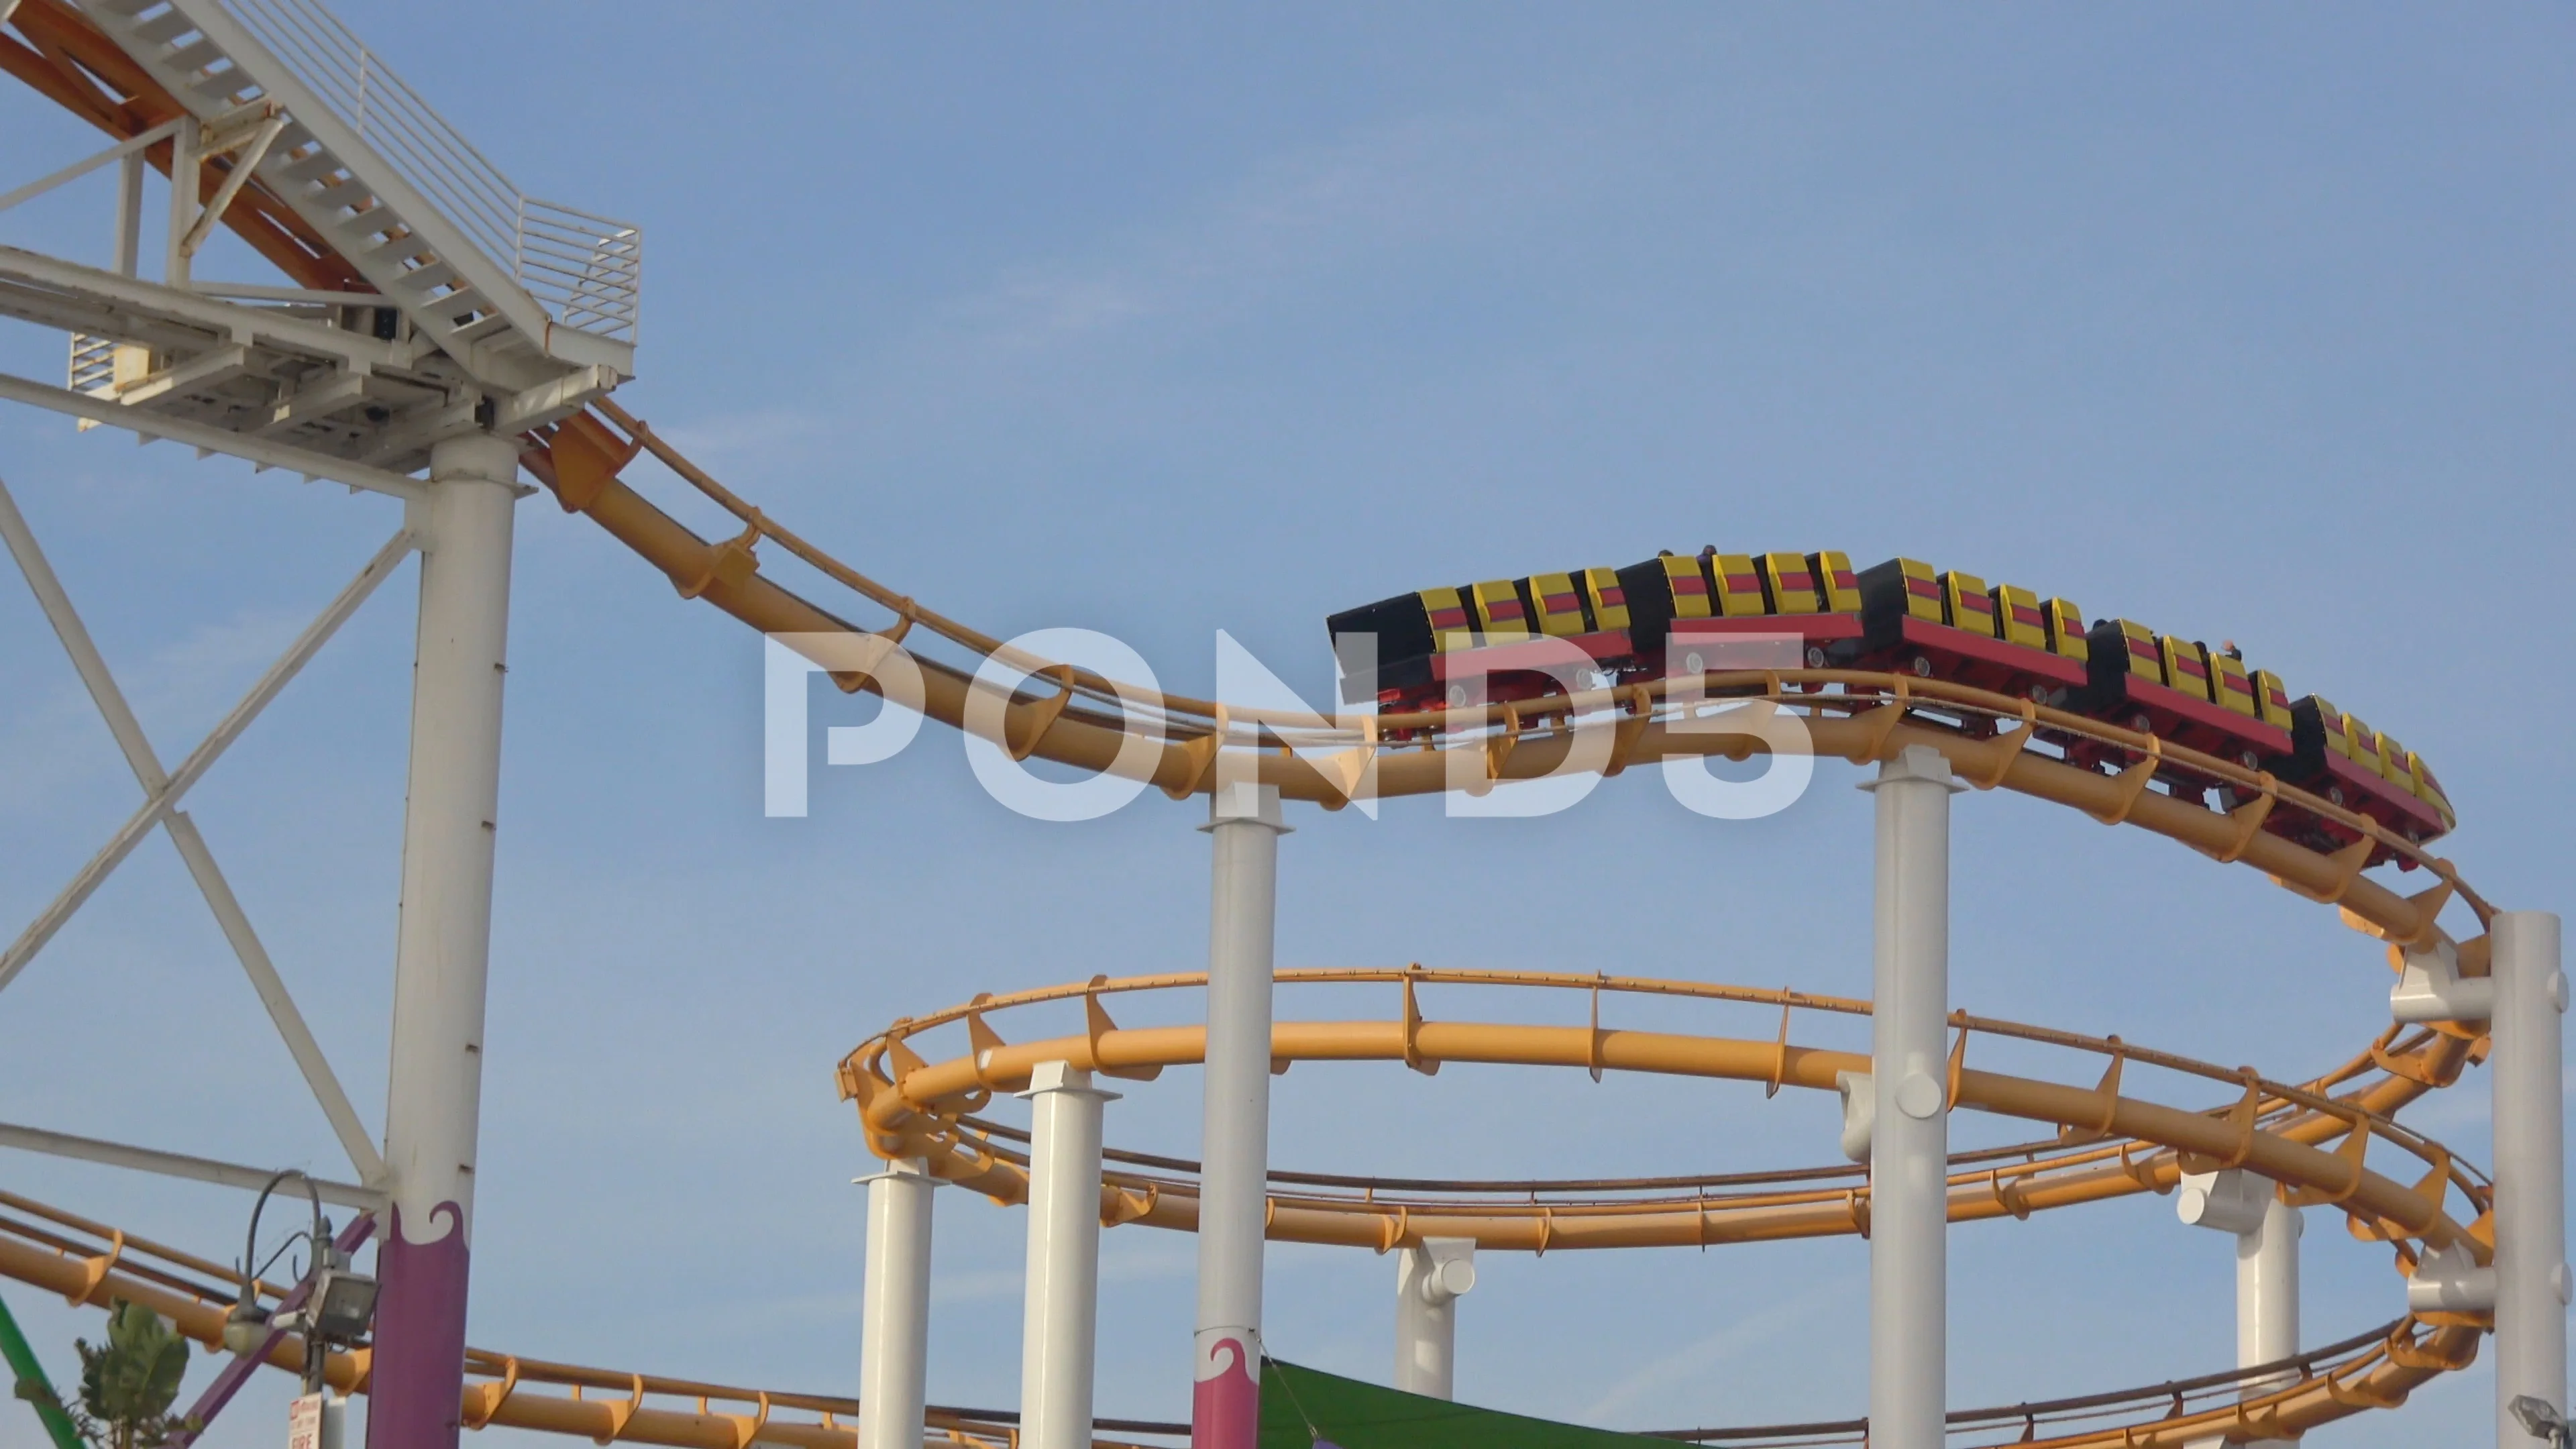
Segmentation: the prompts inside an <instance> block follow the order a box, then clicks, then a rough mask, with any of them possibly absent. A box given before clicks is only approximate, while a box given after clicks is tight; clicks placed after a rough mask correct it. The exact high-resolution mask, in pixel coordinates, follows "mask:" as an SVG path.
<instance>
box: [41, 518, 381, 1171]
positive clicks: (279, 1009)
mask: <svg viewBox="0 0 2576 1449" xmlns="http://www.w3.org/2000/svg"><path fill="white" fill-rule="evenodd" d="M0 541H5V542H6V543H7V544H8V546H9V552H10V554H11V555H12V556H13V557H15V558H16V559H17V561H18V567H19V569H20V571H21V572H22V573H24V574H25V575H26V578H27V584H28V587H29V588H31V589H33V590H34V591H35V594H36V600H37V602H38V604H40V605H41V606H42V607H43V608H44V611H45V617H46V619H47V620H48V621H49V622H51V623H52V624H53V626H54V632H55V633H56V634H57V635H59V636H60V637H61V639H62V641H63V648H64V650H65V651H66V652H67V653H69V654H70V655H71V657H72V664H73V667H74V668H75V669H77V670H78V671H79V672H80V676H81V681H82V683H84V684H86V685H87V686H89V692H90V697H91V698H92V699H93V700H94V701H96V702H97V705H98V710H99V714H100V715H101V716H102V717H103V718H104V719H105V720H106V722H107V727H108V730H109V732H110V733H111V734H113V735H115V736H116V742H117V745H118V747H119V748H120V749H122V750H123V751H124V753H125V760H126V763H127V765H129V766H130V767H131V768H132V769H133V771H134V778H135V779H136V781H137V782H139V783H140V784H141V785H142V786H143V790H144V793H145V795H146V797H147V798H146V799H145V801H144V803H143V805H142V807H141V808H139V809H138V810H136V811H135V812H134V814H133V815H132V816H130V817H128V818H127V820H126V822H125V824H124V825H122V826H120V827H118V829H117V832H116V834H115V835H113V836H111V837H110V838H109V839H108V842H107V844H106V845H104V846H102V847H101V848H100V849H99V852H98V853H97V854H96V855H94V856H92V857H91V858H90V861H89V863H88V864H87V865H85V866H83V867H81V870H80V873H79V874H78V875H76V876H74V877H73V878H72V882H71V884H70V885H68V886H66V887H65V888H64V889H63V892H62V894H61V895H59V896H56V897H55V898H54V901H53V903H52V904H51V905H48V906H47V907H46V908H45V910H44V911H43V912H42V913H41V914H39V915H38V916H37V917H36V919H35V921H34V922H33V923H32V924H30V925H29V926H28V927H27V929H26V930H25V931H24V932H22V933H21V934H20V935H19V937H18V939H17V940H16V941H14V942H12V943H10V945H9V948H8V949H7V950H6V951H4V952H0V989H6V988H7V986H8V985H9V983H10V982H11V981H12V980H14V979H16V977H17V975H18V973H19V972H20V971H22V970H24V969H25V968H26V965H27V963H28V962H29V961H31V960H33V959H35V956H36V953H37V952H38V951H41V950H43V949H44V946H45V943H46V942H47V941H50V940H51V939H53V936H54V934H55V933H56V932H57V931H60V930H61V929H62V927H63V924H64V923H65V922H67V921H69V920H70V919H71V917H72V914H73V913H74V912H75V911H78V910H79V909H80V907H81V905H82V903H83V902H85V901H87V900H88V899H89V897H90V896H91V894H92V893H94V892H95V891H96V890H97V889H98V887H99V886H100V885H101V884H103V883H104V882H105V881H106V880H107V878H108V876H109V875H111V874H113V873H114V872H115V870H116V868H117V867H118V866H119V865H121V864H123V863H124V861H125V858H126V857H127V856H128V855H131V854H132V853H133V852H134V848H135V847H136V846H137V845H140V844H141V843H142V841H143V838H144V837H145V836H146V835H149V834H150V833H151V832H152V829H153V827H154V826H156V825H158V826H162V827H164V828H166V829H167V830H168V832H169V835H170V843H171V844H172V845H173V846H175V847H176V848H177V849H178V852H179V856H180V859H181V860H182V861H184V862H185V863H186V864H187V867H188V874H189V875H190V876H191V877H192V878H194V879H195V881H196V883H197V888H198V890H199V891H200V892H201V893H202V894H203V895H204V896H205V898H206V904H207V906H208V908H210V909H211V910H213V912H214V913H215V920H216V923H217V924H218V925H219V926H220V927H221V928H222V929H223V933H224V939H225V940H226V941H227V942H228V943H230V944H231V946H232V948H233V952H234V954H235V955H236V956H238V957H239V958H240V960H241V965H242V970H243V972H244V973H245V974H247V975H248V976H249V977H250V980H251V985H252V987H253V989H255V990H257V991H258V992H259V997H260V1002H261V1004H262V1005H263V1006H265V1007H267V1008H268V1014H269V1019H270V1020H271V1021H272V1022H274V1023H275V1024H276V1027H277V1033H278V1035H279V1037H281V1038H282V1039H283V1040H284V1041H285V1043H286V1048H287V1051H288V1052H289V1053H291V1054H292V1055H293V1056H294V1058H295V1064H296V1066H297V1068H299V1069H300V1070H301V1071H302V1072H303V1074H304V1080H305V1084H306V1085H307V1086H309V1087H310V1088H311V1089H312V1091H313V1096H314V1100H316V1101H317V1102H319V1103H320V1104H321V1107H322V1112H323V1115H324V1116H326V1117H328V1118H330V1120H331V1129H332V1131H333V1132H334V1133H335V1134H336V1135H337V1136H338V1137H339V1139H340V1145H341V1147H342V1148H343V1150H345V1151H346V1152H347V1153H348V1154H349V1161H350V1163H351V1164H352V1165H354V1166H355V1167H356V1168H357V1169H358V1175H359V1177H360V1178H361V1179H363V1180H365V1181H367V1182H370V1183H373V1182H378V1181H380V1180H382V1178H383V1176H384V1171H385V1166H384V1158H383V1157H382V1155H381V1154H379V1153H378V1152H377V1151H376V1146H375V1142H374V1139H373V1138H372V1137H371V1135H370V1134H369V1133H368V1131H367V1129H366V1126H365V1124H364V1123H362V1122H360V1121H359V1120H358V1114H357V1111H356V1109H355V1108H353V1107H351V1106H350V1105H349V1097H348V1094H347V1093H346V1092H345V1091H343V1090H342V1089H341V1087H340V1081H339V1078H338V1077H337V1076H335V1075H334V1074H333V1073H332V1071H331V1064H330V1062H329V1061H328V1060H327V1059H326V1058H325V1057H324V1056H323V1055H322V1048H321V1045H320V1044H319V1043H317V1042H316V1041H315V1040H314V1039H313V1033H312V1030H311V1028H309V1027H307V1026H306V1025H305V1023H304V1017H303V1015H302V1013H300V1012H299V1011H297V1010H296V1007H295V1001H294V998H293V997H292V996H290V995H289V994H288V993H287V990H286V983H285V982H284V981H283V980H281V979H280V978H279V977H278V974H277V967H276V964H275V963H274V962H272V961H271V960H270V959H269V955H268V951H267V948H266V947H264V946H262V945H261V944H260V941H259V936H258V934H257V933H256V932H255V931H253V930H252V929H251V924H250V918H249V916H248V915H247V914H246V913H244V912H243V910H242V908H241V902H240V901H239V899H237V898H236V897H235V896H234V894H233V891H232V887H231V885H230V884H229V883H228V882H226V881H225V879H224V876H223V871H222V869H221V868H220V867H218V866H217V865H216V864H215V858H214V854H213V852H211V851H209V850H208V849H207V848H206V842H205V838H204V837H203V836H201V835H200V834H198V832H197V826H196V822H195V821H193V820H191V819H190V818H189V817H188V816H186V815H185V814H183V813H181V812H180V811H179V810H178V809H177V806H178V803H179V800H180V798H181V797H182V796H184V795H185V794H186V793H187V792H188V790H189V788H190V787H192V786H194V785H195V784H196V783H197V781H198V780H199V779H200V778H201V777H203V776H204V774H205V772H206V771H207V770H208V769H209V768H210V767H212V766H213V764H214V763H215V761H216V759H218V758H219V757H221V755H222V754H223V752H224V750H225V749H227V748H228V747H230V746H231V744H232V742H233V741H234V740H236V739H238V738H239V737H240V736H241V733H242V731H243V730H245V729H248V728H249V727H250V723H251V721H252V720H254V719H257V718H258V717H259V714H260V711H261V710H263V709H265V708H267V706H268V704H269V701H271V700H273V699H275V698H276V697H277V695H278V693H279V692H280V691H282V690H283V689H285V687H286V685H287V682H288V681H290V680H292V679H293V678H294V677H295V676H296V674H297V673H298V672H299V671H301V670H302V669H303V667H304V666H305V664H306V663H307V662H309V661H310V660H311V659H312V658H313V656H314V655H315V654H316V653H318V652H320V650H321V648H322V646H323V644H324V643H326V642H328V641H329V639H330V638H331V636H332V634H334V633H335V632H337V631H338V629H339V627H340V625H341V624H343V623H344V622H346V621H347V620H348V618H349V616H350V615H352V614H354V613H356V612H357V610H358V606H359V605H361V604H363V603H365V602H366V600H367V596H368V595H370V594H372V593H374V592H375V589H376V586H377V585H378V584H380V583H382V582H384V580H385V578H386V576H387V575H389V574H391V573H392V572H393V570H394V568H395V566H396V565H398V564H400V563H401V562H402V560H403V557H404V556H405V555H406V554H408V553H410V552H411V550H412V548H413V547H414V539H413V535H412V533H411V532H410V530H409V529H408V528H406V529H404V530H403V531H401V532H399V533H396V534H395V535H394V536H393V537H392V538H391V539H388V540H387V541H386V542H385V545H384V547H382V548H380V549H378V550H377V551H376V556H375V557H374V558H372V559H369V560H368V561H367V566H366V567H365V568H363V569H361V570H359V572H358V576H357V577H356V578H354V579H352V580H350V581H349V584H348V586H347V587H345V588H343V589H342V590H341V591H340V593H339V595H338V596H337V597H335V598H334V599H332V601H331V602H330V604H329V605H328V606H326V607H325V608H324V609H323V611H322V613H321V615H320V616H319V617H317V618H316V619H315V620H314V621H313V623H312V624H311V625H309V626H308V627H307V628H306V629H305V631H304V632H303V634H301V635H299V636H298V637H297V638H296V640H295V642H294V643H293V644H292V645H290V646H288V648H287V650H286V653H285V654H283V655H281V656H279V658H278V660H277V662H276V663H274V664H272V665H270V666H269V668H268V670H267V672H266V673H264V674H262V675H261V676H260V677H259V680H258V681H257V682H256V683H254V684H253V685H252V686H251V689H250V692H249V693H248V694H246V695H244V696H243V698H242V701H241V703H239V704H237V705H235V706H234V707H233V709H232V712H231V713H229V714H227V715H225V716H224V718H223V720H222V722H220V723H219V724H217V725H216V726H215V728H214V730H213V732H212V733H210V734H208V735H207V736H206V738H205V741H204V742H203V743H201V744H199V745H198V746H197V748H196V749H195V750H193V751H191V752H190V753H189V755H188V757H187V759H185V760H183V761H181V762H180V765H179V768H178V770H177V771H176V772H175V773H172V772H167V771H164V770H163V769H162V767H161V761H160V757H159V756H158V755H156V754H155V753H154V752H153V749H152V743H151V741H150V740H149V739H147V738H146V737H145V736H144V733H143V726H142V723H141V721H139V720H137V719H136V718H135V716H134V710H133V708H132V707H131V706H130V705H128V704H127V703H126V699H125V694H124V691H122V690H121V689H119V688H118V687H117V684H116V679H115V677H114V676H113V675H112V674H110V673H109V672H108V668H107V662H106V661H105V660H104V659H103V658H101V657H100V655H99V652H98V646H97V645H96V644H95V643H94V642H93V641H92V640H91V639H90V636H89V630H88V628H87V627H86V626H84V625H83V624H82V623H81V620H80V615H79V614H78V612H76V611H75V610H74V609H73V608H72V603H71V597H70V595H68V594H67V593H65V592H64V590H63V586H62V581H61V580H60V579H59V578H57V577H56V576H55V574H54V571H53V566H52V565H51V564H50V563H48V562H47V561H46V559H45V555H44V551H43V550H42V549H41V548H39V547H38V546H37V543H36V536H35V534H34V532H33V531H32V530H30V529H29V528H28V526H27V520H26V518H25V516H24V515H22V514H21V513H19V511H18V505H17V502H16V500H15V499H13V498H11V497H10V495H9V490H8V486H7V485H6V484H5V483H0Z"/></svg>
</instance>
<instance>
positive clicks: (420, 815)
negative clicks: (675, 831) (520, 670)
mask: <svg viewBox="0 0 2576 1449" xmlns="http://www.w3.org/2000/svg"><path fill="white" fill-rule="evenodd" d="M183 134H184V133H183ZM518 467H519V456H518V449H517V446H516V445H515V444H514V443H512V442H511V441H510V440H509V439H506V438H495V437H490V436H482V435H477V436H471V437H464V438H457V439H453V440H451V441H448V442H444V443H440V444H438V445H437V446H436V447H435V448H433V449H431V451H430V479H431V481H430V488H429V497H428V501H427V502H426V503H425V504H424V505H422V506H421V507H419V508H418V509H417V510H416V512H417V513H418V514H420V515H424V516H425V521H424V524H423V526H422V527H421V528H420V529H419V534H420V546H421V569H420V634H419V639H418V643H417V645H416V652H415V662H414V664H413V668H412V709H411V787H410V793H409V796H408V798H407V800H406V801H405V805H404V813H403V864H402V915H401V920H400V922H399V924H398V925H397V927H396V929H395V936H394V1019H393V1043H392V1058H393V1063H392V1079H391V1083H390V1085H389V1087H388V1089H387V1091H386V1094H385V1161H386V1164H387V1166H388V1167H389V1168H390V1169H391V1171H392V1173H393V1200H394V1202H393V1212H392V1221H391V1222H390V1223H389V1224H388V1225H387V1231H386V1234H385V1237H384V1240H383V1246H382V1247H381V1248H380V1249H379V1250H378V1258H377V1263H378V1274H379V1277H380V1278H381V1280H382V1282H383V1289H382V1295H381V1297H380V1298H379V1300H378V1304H377V1310H376V1353H375V1364H374V1370H373V1377H374V1386H373V1401H372V1402H371V1404H370V1405H369V1407H368V1413H367V1442H368V1444H369V1445H370V1446H371V1449H456V1442H457V1427H458V1426H457V1393H458V1389H459V1386H460V1384H461V1382H462V1378H463V1371H464V1355H465V1293H466V1281H467V1255H468V1252H469V1249H470V1245H471V1243H472V1240H473V1231H474V1153H475V1141H476V1137H477V1131H478V1128H479V1126H480V1112H481V1103H482V1092H483V994H484V992H483V988H484V975H485V971H486V969H487V968H488V966H489V965H490V957H491V946H492V847H493V839H494V835H495V832H496V830H497V827H498V823H499V817H500V809H499V806H500V784H501V684H502V679H503V676H504V675H505V673H506V672H507V670H508V664H507V662H506V656H507V652H508V649H507V646H508V635H509V618H510V539H511V526H512V522H513V518H512V514H513V510H514V509H515V508H516V506H517V503H518V492H517V488H516V478H517V474H518Z"/></svg>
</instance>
